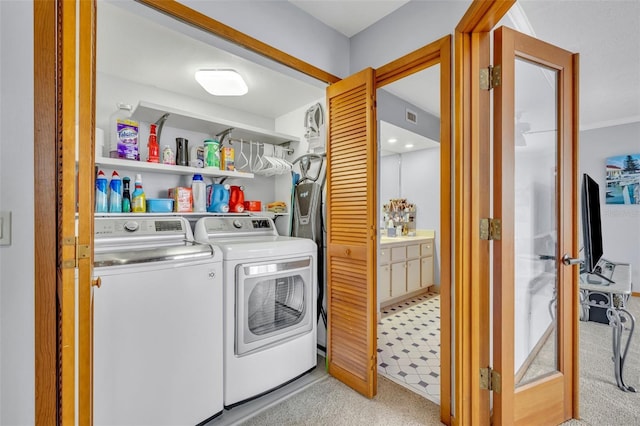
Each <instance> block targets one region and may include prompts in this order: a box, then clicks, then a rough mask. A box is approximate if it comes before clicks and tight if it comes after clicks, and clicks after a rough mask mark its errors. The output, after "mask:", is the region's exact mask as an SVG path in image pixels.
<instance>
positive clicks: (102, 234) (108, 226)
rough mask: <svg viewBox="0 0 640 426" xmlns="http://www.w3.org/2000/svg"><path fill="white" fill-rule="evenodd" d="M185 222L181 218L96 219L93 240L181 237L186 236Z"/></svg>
mask: <svg viewBox="0 0 640 426" xmlns="http://www.w3.org/2000/svg"><path fill="white" fill-rule="evenodd" d="M185 226H188V224H187V225H185V222H184V220H183V219H181V218H173V217H167V218H142V217H141V218H137V217H126V218H96V220H95V223H94V235H95V238H111V237H127V236H132V237H133V236H134V235H135V236H140V237H142V236H152V235H181V236H186V231H185Z"/></svg>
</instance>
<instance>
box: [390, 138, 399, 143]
mask: <svg viewBox="0 0 640 426" xmlns="http://www.w3.org/2000/svg"><path fill="white" fill-rule="evenodd" d="M387 142H389V143H396V142H398V139H396V138H391V139H387Z"/></svg>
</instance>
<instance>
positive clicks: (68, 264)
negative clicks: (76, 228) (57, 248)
mask: <svg viewBox="0 0 640 426" xmlns="http://www.w3.org/2000/svg"><path fill="white" fill-rule="evenodd" d="M62 245H63V246H73V247H74V252H75V254H74V257H73V259H68V260H64V261H63V262H62V269H73V268H77V267H78V260H80V259H88V258H89V257H91V248H90V247H89V244H78V238H77V237H65V238H63V239H62Z"/></svg>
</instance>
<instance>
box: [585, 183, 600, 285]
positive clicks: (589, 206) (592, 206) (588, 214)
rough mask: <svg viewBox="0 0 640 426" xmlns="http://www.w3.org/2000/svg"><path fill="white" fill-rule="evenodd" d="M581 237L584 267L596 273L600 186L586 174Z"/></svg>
mask: <svg viewBox="0 0 640 426" xmlns="http://www.w3.org/2000/svg"><path fill="white" fill-rule="evenodd" d="M582 237H583V240H584V241H583V243H584V269H585V271H586V272H588V273H596V272H599V271H596V265H597V264H598V261H599V260H600V258H601V257H602V254H603V252H602V251H603V249H602V224H601V222H600V187H599V186H598V184H597V183H596V181H595V180H593V179H592V178H591V177H590V176H589V175H588V174H586V173H585V174H584V176H583V179H582Z"/></svg>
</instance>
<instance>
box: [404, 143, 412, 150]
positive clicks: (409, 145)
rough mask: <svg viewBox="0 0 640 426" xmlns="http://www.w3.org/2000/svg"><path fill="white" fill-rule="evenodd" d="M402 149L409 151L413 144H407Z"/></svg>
mask: <svg viewBox="0 0 640 426" xmlns="http://www.w3.org/2000/svg"><path fill="white" fill-rule="evenodd" d="M404 147H405V148H407V149H411V148H413V144H412V143H408V144H406V145H405V146H404Z"/></svg>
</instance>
